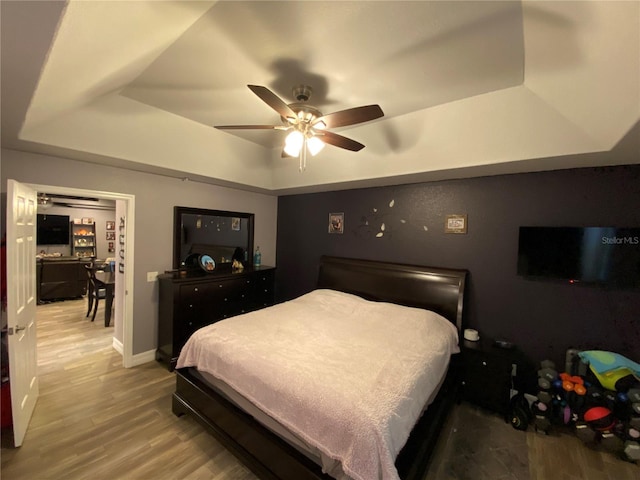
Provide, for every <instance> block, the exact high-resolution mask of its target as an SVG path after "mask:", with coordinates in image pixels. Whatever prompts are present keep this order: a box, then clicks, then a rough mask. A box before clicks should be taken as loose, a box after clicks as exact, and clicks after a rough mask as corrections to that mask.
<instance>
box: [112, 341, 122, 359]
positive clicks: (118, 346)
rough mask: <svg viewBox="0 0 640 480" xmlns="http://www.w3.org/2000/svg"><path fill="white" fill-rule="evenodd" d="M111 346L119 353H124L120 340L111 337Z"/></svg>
mask: <svg viewBox="0 0 640 480" xmlns="http://www.w3.org/2000/svg"><path fill="white" fill-rule="evenodd" d="M111 346H112V347H113V349H114V350H115V351H116V352H118V353H119V354H120V355H124V353H123V352H124V349H123V345H122V342H121V341H120V340H118V339H117V338H116V337H113V342H112V343H111Z"/></svg>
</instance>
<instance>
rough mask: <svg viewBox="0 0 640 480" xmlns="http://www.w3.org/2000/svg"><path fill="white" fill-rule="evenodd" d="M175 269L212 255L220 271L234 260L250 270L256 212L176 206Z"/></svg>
mask: <svg viewBox="0 0 640 480" xmlns="http://www.w3.org/2000/svg"><path fill="white" fill-rule="evenodd" d="M173 213H174V215H173V230H174V239H173V268H174V269H179V268H188V267H193V266H195V265H192V264H191V263H192V261H191V259H193V258H198V257H199V256H200V255H208V256H209V257H211V259H212V260H213V262H214V265H215V266H216V269H218V268H224V267H225V266H227V267H229V268H231V264H232V263H233V260H239V261H240V262H242V264H243V265H244V266H245V267H246V266H248V265H250V264H251V258H252V252H253V221H254V214H253V213H242V212H227V211H222V210H206V209H202V208H190V207H174V212H173Z"/></svg>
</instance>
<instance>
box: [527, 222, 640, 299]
mask: <svg viewBox="0 0 640 480" xmlns="http://www.w3.org/2000/svg"><path fill="white" fill-rule="evenodd" d="M518 275H521V276H523V277H527V278H533V279H555V280H562V281H567V282H570V283H586V284H600V285H608V286H612V287H623V288H628V287H631V288H634V287H640V228H617V227H520V236H519V241H518Z"/></svg>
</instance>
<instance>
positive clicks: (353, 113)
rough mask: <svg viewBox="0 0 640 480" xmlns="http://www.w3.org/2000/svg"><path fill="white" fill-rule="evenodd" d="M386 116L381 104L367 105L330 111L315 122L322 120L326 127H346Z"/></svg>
mask: <svg viewBox="0 0 640 480" xmlns="http://www.w3.org/2000/svg"><path fill="white" fill-rule="evenodd" d="M383 116H384V112H383V111H382V109H381V108H380V105H365V106H363V107H355V108H348V109H346V110H341V111H339V112H334V113H329V114H327V115H324V116H322V117H320V118H317V119H316V120H315V121H314V122H313V124H314V125H317V124H318V123H320V122H322V123H324V124H325V125H326V128H336V127H346V126H347V125H355V124H356V123H363V122H368V121H370V120H375V119H376V118H380V117H383Z"/></svg>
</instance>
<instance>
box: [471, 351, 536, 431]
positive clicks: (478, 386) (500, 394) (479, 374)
mask: <svg viewBox="0 0 640 480" xmlns="http://www.w3.org/2000/svg"><path fill="white" fill-rule="evenodd" d="M461 356H462V358H461V363H462V369H461V370H462V371H461V380H460V382H461V388H460V394H461V398H462V399H464V400H466V401H468V402H471V403H474V404H476V405H479V406H481V407H484V408H487V409H489V410H492V411H494V412H497V413H500V414H501V415H503V416H504V417H505V419H507V418H508V415H509V403H510V400H511V398H510V397H511V396H510V391H511V388H512V381H513V384H514V388H515V389H516V390H520V389H522V391H524V392H526V391H527V388H526V384H527V377H528V376H529V375H530V371H529V366H528V365H527V362H526V361H525V358H524V356H523V354H522V353H521V352H520V350H519V349H518V348H517V347H514V348H509V349H506V348H499V347H496V346H494V344H493V341H492V340H488V339H481V340H480V341H478V342H470V341H468V340H463V342H462V345H461ZM521 370H522V371H521Z"/></svg>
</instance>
